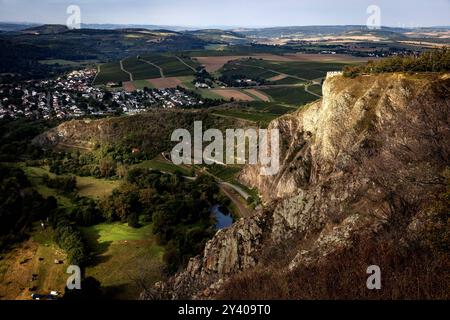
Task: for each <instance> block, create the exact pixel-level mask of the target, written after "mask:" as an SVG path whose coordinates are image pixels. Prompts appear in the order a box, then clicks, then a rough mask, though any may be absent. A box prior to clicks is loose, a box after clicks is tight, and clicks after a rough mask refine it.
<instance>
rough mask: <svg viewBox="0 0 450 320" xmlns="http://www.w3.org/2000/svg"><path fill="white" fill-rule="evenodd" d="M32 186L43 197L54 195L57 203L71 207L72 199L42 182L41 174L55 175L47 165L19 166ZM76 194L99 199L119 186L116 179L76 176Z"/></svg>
mask: <svg viewBox="0 0 450 320" xmlns="http://www.w3.org/2000/svg"><path fill="white" fill-rule="evenodd" d="M21 168H22V170H24V172H25V174H26V175H27V177H28V179H29V180H30V182H31V184H32V185H33V187H34V188H35V189H36V190H37V191H38V192H39V193H40V194H41V195H42V196H44V197H50V196H54V197H55V198H56V199H57V200H58V203H60V204H61V205H63V206H64V207H72V206H73V204H72V200H71V199H70V198H69V197H67V196H65V195H63V194H61V193H59V192H58V190H55V189H50V188H48V187H47V186H46V185H45V184H44V183H43V176H44V175H48V176H49V177H51V178H54V177H56V175H55V174H53V173H51V172H49V171H48V167H27V166H25V165H22V166H21ZM76 179H77V189H78V194H79V195H80V196H82V197H88V198H92V199H97V200H98V199H101V198H103V197H105V196H108V195H110V194H111V193H112V191H113V190H114V189H116V188H118V187H119V186H120V183H121V182H120V181H118V180H106V179H97V178H93V177H76Z"/></svg>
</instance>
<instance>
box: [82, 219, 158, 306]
mask: <svg viewBox="0 0 450 320" xmlns="http://www.w3.org/2000/svg"><path fill="white" fill-rule="evenodd" d="M81 232H82V234H83V236H84V238H85V239H86V241H87V243H88V246H89V247H90V249H91V250H92V252H93V262H92V264H91V265H90V266H88V267H87V268H86V276H92V277H94V278H96V279H97V280H99V281H100V283H101V285H102V288H103V289H104V291H105V294H106V295H107V296H108V297H110V298H114V299H137V298H138V297H139V294H140V292H141V291H142V288H141V287H140V286H139V285H138V284H137V283H138V281H144V282H145V283H146V284H147V285H151V284H152V283H155V282H157V281H159V280H161V279H162V268H163V266H164V263H163V255H164V248H163V247H161V246H159V245H158V244H157V241H156V238H155V236H154V235H153V231H152V225H150V224H147V225H145V226H143V227H141V228H139V229H133V228H131V227H129V226H128V225H126V224H123V223H111V224H107V223H105V224H99V225H96V226H92V227H88V228H81Z"/></svg>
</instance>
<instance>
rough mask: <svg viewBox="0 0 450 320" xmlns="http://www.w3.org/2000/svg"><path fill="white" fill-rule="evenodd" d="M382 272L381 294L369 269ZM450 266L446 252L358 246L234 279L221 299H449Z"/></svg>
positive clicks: (374, 244)
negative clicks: (302, 264)
mask: <svg viewBox="0 0 450 320" xmlns="http://www.w3.org/2000/svg"><path fill="white" fill-rule="evenodd" d="M370 265H378V266H380V268H381V270H382V289H381V290H375V291H372V290H368V289H367V287H366V281H367V278H368V275H367V274H366V270H367V267H368V266H370ZM449 270H450V261H449V259H448V254H447V253H442V252H436V251H435V252H432V251H429V250H428V249H427V248H423V247H416V246H411V247H409V248H404V249H402V248H400V247H399V245H398V244H397V243H396V242H394V241H381V242H380V241H362V242H360V243H359V244H357V245H356V246H354V247H353V248H351V249H349V250H346V251H344V252H340V253H337V254H335V255H334V256H332V257H329V258H328V259H327V260H326V261H323V262H322V263H321V264H318V265H314V266H310V267H303V268H299V269H297V270H295V271H292V272H282V271H281V270H280V269H279V268H272V267H266V268H258V269H256V270H252V271H250V272H246V273H242V274H240V275H238V276H236V277H234V278H232V279H231V280H230V281H229V282H228V283H227V284H226V285H225V287H224V288H223V290H222V291H221V292H220V294H219V296H218V298H219V299H236V300H240V299H250V300H251V299H256V300H260V299H261V300H263V299H293V300H298V299H300V300H311V299H312V300H315V299H333V300H334V299H345V300H348V299H377V300H378V299H382V300H403V299H407V300H409V299H448V298H449V297H450V291H449V288H450V274H449Z"/></svg>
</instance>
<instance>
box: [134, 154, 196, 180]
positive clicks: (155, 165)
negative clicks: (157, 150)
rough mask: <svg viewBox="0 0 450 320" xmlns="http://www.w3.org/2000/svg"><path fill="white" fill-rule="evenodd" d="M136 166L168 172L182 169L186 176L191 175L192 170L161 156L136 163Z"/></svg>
mask: <svg viewBox="0 0 450 320" xmlns="http://www.w3.org/2000/svg"><path fill="white" fill-rule="evenodd" d="M134 167H135V168H144V169H153V170H159V171H162V172H167V173H175V172H177V171H180V172H181V173H182V174H183V175H185V176H190V175H191V172H190V170H189V169H187V168H186V167H182V166H177V165H175V164H173V163H169V162H167V161H165V160H163V159H161V157H157V158H155V159H153V160H147V161H143V162H141V163H139V164H137V165H135V166H134Z"/></svg>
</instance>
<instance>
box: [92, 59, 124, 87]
mask: <svg viewBox="0 0 450 320" xmlns="http://www.w3.org/2000/svg"><path fill="white" fill-rule="evenodd" d="M99 68H100V73H99V74H98V75H97V78H96V79H95V84H106V83H108V82H121V81H128V80H130V76H129V75H128V74H127V73H125V72H123V71H122V70H121V69H120V64H119V62H111V63H105V64H102V65H100V67H99Z"/></svg>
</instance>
